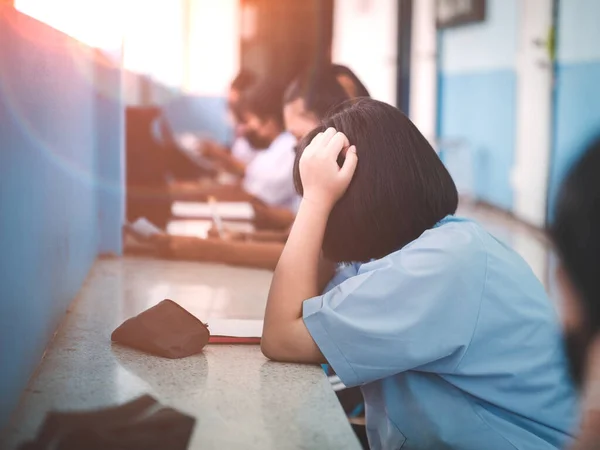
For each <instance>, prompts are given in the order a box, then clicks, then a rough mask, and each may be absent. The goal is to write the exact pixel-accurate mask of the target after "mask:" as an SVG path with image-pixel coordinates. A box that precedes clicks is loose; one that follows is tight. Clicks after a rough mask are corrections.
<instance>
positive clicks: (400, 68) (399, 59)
mask: <svg viewBox="0 0 600 450" xmlns="http://www.w3.org/2000/svg"><path fill="white" fill-rule="evenodd" d="M412 10H413V0H398V20H397V24H398V25H397V32H396V51H397V56H396V106H397V107H398V109H400V110H401V111H402V112H404V114H406V115H408V114H409V113H410V111H409V109H410V106H409V105H410V64H411V57H410V49H411V39H412Z"/></svg>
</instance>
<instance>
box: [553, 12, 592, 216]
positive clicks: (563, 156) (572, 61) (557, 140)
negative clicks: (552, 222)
mask: <svg viewBox="0 0 600 450" xmlns="http://www.w3.org/2000/svg"><path fill="white" fill-rule="evenodd" d="M599 18H600V2H598V1H597V0H569V1H562V2H560V9H559V19H558V48H557V73H556V90H555V122H554V134H553V140H554V142H553V145H554V148H553V155H552V166H551V174H550V216H552V210H553V204H554V199H555V197H556V193H557V191H558V188H559V186H560V183H561V181H562V179H563V178H564V176H565V174H566V172H567V170H568V168H569V167H570V166H571V165H572V163H573V161H575V160H576V159H577V158H578V157H579V156H580V155H581V152H582V151H583V150H584V148H585V145H586V144H587V142H588V141H589V140H590V139H592V138H593V137H594V136H597V135H600V45H598V43H599V42H600V27H598V23H597V22H598V19H599Z"/></svg>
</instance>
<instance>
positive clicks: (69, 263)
mask: <svg viewBox="0 0 600 450" xmlns="http://www.w3.org/2000/svg"><path fill="white" fill-rule="evenodd" d="M94 64H95V62H94V57H93V54H92V52H91V51H90V50H89V49H86V48H84V47H83V46H81V45H80V44H79V43H77V42H76V41H74V40H73V39H71V38H69V37H67V36H65V35H63V34H62V33H60V32H58V31H56V30H54V29H52V28H50V27H48V26H46V25H44V24H42V23H39V22H37V21H35V20H33V19H31V18H29V17H27V16H25V15H22V14H19V13H17V12H16V11H15V10H14V9H12V8H8V7H0V249H1V252H0V428H1V427H2V426H3V425H5V424H6V421H7V419H8V417H9V415H10V413H11V411H12V409H13V408H14V407H15V405H16V404H17V401H18V399H19V396H20V394H21V392H22V391H23V389H24V388H25V386H26V384H27V382H28V380H29V378H30V376H31V374H32V373H33V371H34V370H35V368H36V366H37V365H38V363H39V361H40V358H41V356H42V354H43V351H44V349H45V347H46V345H47V343H48V342H49V340H50V339H51V337H52V335H53V333H54V332H55V330H56V328H57V326H58V324H59V323H60V321H61V320H62V318H63V317H64V314H65V311H66V309H67V307H68V305H69V304H70V302H71V301H72V300H73V298H74V297H75V296H76V294H77V292H78V291H79V289H80V287H81V285H82V283H83V282H84V280H85V278H86V276H87V274H88V272H89V270H90V268H91V266H92V264H93V262H94V260H95V258H96V255H97V252H98V246H99V235H100V232H99V223H100V222H99V214H98V213H99V201H102V200H101V199H99V195H98V189H97V184H98V183H97V172H98V165H99V159H98V155H97V153H96V151H97V149H98V148H99V147H98V145H97V142H102V139H100V138H99V136H104V139H105V141H104V142H105V145H104V147H110V148H111V149H110V150H111V151H112V152H113V154H115V153H118V150H115V147H114V146H115V140H116V141H117V142H118V140H119V137H118V133H119V128H118V126H120V125H119V119H118V117H119V116H117V118H115V119H114V120H112V122H111V121H108V120H107V117H106V116H99V112H101V111H102V109H101V108H99V107H98V104H99V103H98V102H99V100H98V92H97V91H96V89H95V87H94V83H95V77H96V74H95V70H94ZM117 110H118V108H113V109H112V111H113V112H114V111H117ZM105 112H106V110H105ZM121 114H122V112H121ZM99 126H102V127H105V128H104V129H103V130H102V132H100V131H99V128H98V127H99ZM109 137H110V139H109ZM111 139H112V142H109V141H110V140H111ZM117 156H119V158H122V155H117ZM101 161H102V162H104V159H101ZM112 161H115V158H112ZM105 169H106V168H105ZM122 169H123V168H122V167H120V168H119V167H117V168H116V169H115V167H114V166H113V167H112V168H108V169H106V170H105V173H109V172H110V173H112V172H114V171H115V170H117V171H122ZM111 176H114V173H113V174H112V175H111ZM109 203H110V202H109ZM109 206H111V207H112V208H114V207H115V205H109ZM116 207H117V208H118V206H116ZM109 209H110V208H109ZM119 229H120V225H119ZM107 231H108V229H107ZM113 231H114V226H113Z"/></svg>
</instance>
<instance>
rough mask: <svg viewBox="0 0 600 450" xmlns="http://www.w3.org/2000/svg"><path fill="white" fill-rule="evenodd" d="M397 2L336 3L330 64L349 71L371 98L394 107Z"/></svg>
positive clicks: (350, 0) (358, 0)
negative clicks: (340, 66) (333, 63)
mask: <svg viewBox="0 0 600 450" xmlns="http://www.w3.org/2000/svg"><path fill="white" fill-rule="evenodd" d="M397 8H398V1H397V0H338V1H336V2H335V9H334V22H333V47H332V56H333V62H335V63H339V64H344V65H347V66H348V67H350V68H351V69H352V70H353V71H354V72H356V74H357V75H358V77H359V78H360V79H361V81H362V82H363V83H364V84H365V86H366V87H367V89H369V92H370V93H371V95H372V97H373V98H376V99H378V100H382V101H384V102H387V103H390V104H392V105H395V104H396V55H397V50H396V41H397V20H398V9H397Z"/></svg>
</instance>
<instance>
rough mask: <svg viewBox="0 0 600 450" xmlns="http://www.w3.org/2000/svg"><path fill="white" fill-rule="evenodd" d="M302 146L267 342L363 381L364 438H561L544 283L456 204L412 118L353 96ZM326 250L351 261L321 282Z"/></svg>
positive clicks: (569, 411)
mask: <svg viewBox="0 0 600 450" xmlns="http://www.w3.org/2000/svg"><path fill="white" fill-rule="evenodd" d="M309 144H310V145H309ZM299 154H300V155H301V156H300V157H299V161H297V164H296V167H295V176H296V181H297V186H298V190H299V192H300V193H302V194H303V200H302V203H301V205H300V209H299V211H298V214H297V217H296V221H295V223H294V225H293V227H292V231H291V233H290V236H289V238H288V240H287V243H286V246H285V248H284V250H283V253H282V255H281V259H280V261H279V264H278V266H277V269H276V270H275V275H274V278H273V283H272V286H271V291H270V293H269V299H268V303H267V309H266V314H265V324H264V331H263V339H262V349H263V352H264V354H265V355H266V356H267V357H269V358H271V359H273V360H277V361H290V362H299V363H315V364H316V363H324V362H328V363H329V364H331V366H332V367H333V368H334V370H335V371H336V373H337V375H338V376H339V377H340V379H341V380H342V382H343V383H344V384H345V385H346V386H357V385H360V386H362V391H363V395H364V398H365V405H366V414H367V415H366V422H367V434H368V438H369V444H370V446H371V448H373V449H400V448H402V449H441V448H451V449H460V450H470V449H472V450H483V449H486V450H495V449H515V448H517V449H558V448H563V447H564V446H565V445H566V444H568V442H569V441H570V434H571V430H573V427H574V426H575V425H576V424H575V421H576V417H577V415H576V413H577V404H576V403H577V402H576V396H575V392H574V388H573V386H572V385H571V383H570V380H569V376H568V373H567V368H566V364H565V357H564V354H563V348H562V345H561V333H560V326H559V324H558V322H557V318H556V316H555V312H554V310H553V307H552V305H551V304H550V302H549V300H548V298H547V296H546V293H545V292H544V288H543V287H542V286H541V284H540V283H539V281H538V280H537V278H536V277H535V275H534V274H533V272H532V271H531V269H530V268H529V267H528V266H527V264H526V263H525V262H524V261H523V259H522V258H521V257H519V256H518V255H517V254H516V253H515V252H514V251H513V250H511V249H510V248H508V247H507V246H505V245H504V244H502V243H501V242H499V241H498V240H496V239H495V238H494V237H493V236H491V235H490V234H488V233H487V232H486V231H485V230H484V229H483V228H481V227H480V226H479V225H478V224H476V223H474V222H472V221H470V220H466V219H460V218H458V217H455V216H454V213H455V210H456V207H457V201H458V200H457V192H456V188H455V186H454V183H453V181H452V179H451V177H450V175H449V174H448V172H447V170H446V169H445V168H444V166H443V164H442V163H441V162H440V160H439V158H438V157H437V155H436V154H435V152H434V150H433V149H432V148H431V147H430V145H429V144H428V143H427V141H426V139H425V138H424V137H423V136H422V135H421V134H420V133H419V131H418V130H417V129H416V128H415V127H414V125H413V124H412V123H411V122H410V121H409V120H408V119H407V118H406V117H405V116H404V115H403V114H402V113H401V112H400V111H398V110H397V109H395V108H393V107H392V106H389V105H386V104H383V103H380V102H377V101H374V100H370V99H362V100H358V101H357V102H356V103H355V104H353V105H349V106H348V107H346V108H342V109H340V111H338V112H337V113H335V114H334V115H332V116H331V117H330V118H329V119H328V120H326V121H325V123H324V126H322V127H319V128H317V129H316V130H314V131H313V132H312V133H311V134H309V135H308V136H307V137H306V138H305V140H304V141H303V143H302V144H301V145H300V148H299ZM340 155H342V157H341V161H343V163H342V164H343V165H342V166H341V168H340V166H339V165H338V163H337V162H336V161H337V160H338V158H339V157H340ZM321 255H323V257H322V256H321ZM323 258H326V259H328V260H329V261H333V262H335V263H340V262H351V261H354V262H364V263H362V264H360V263H359V264H354V265H352V266H350V267H349V271H348V272H349V273H347V274H346V278H345V279H342V280H339V279H338V280H336V283H337V285H335V286H329V287H328V290H327V291H326V293H325V294H322V295H320V293H321V291H320V287H319V272H320V270H319V267H326V264H327V263H326V262H325V260H324V259H323ZM365 261H370V262H365ZM352 268H354V269H353V270H352Z"/></svg>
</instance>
